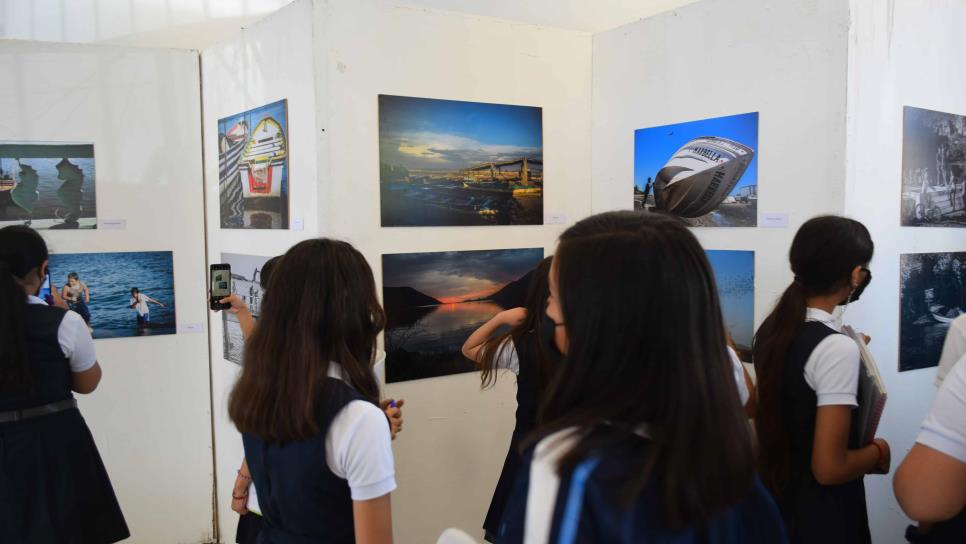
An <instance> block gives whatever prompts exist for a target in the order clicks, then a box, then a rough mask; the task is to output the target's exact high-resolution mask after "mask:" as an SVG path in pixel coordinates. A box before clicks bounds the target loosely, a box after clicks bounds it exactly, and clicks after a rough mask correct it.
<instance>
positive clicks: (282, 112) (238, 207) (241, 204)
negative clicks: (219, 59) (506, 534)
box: [218, 99, 289, 229]
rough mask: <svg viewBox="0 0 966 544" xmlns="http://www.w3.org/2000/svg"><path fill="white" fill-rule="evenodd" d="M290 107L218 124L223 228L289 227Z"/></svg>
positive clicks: (264, 110) (277, 104) (273, 107)
mask: <svg viewBox="0 0 966 544" xmlns="http://www.w3.org/2000/svg"><path fill="white" fill-rule="evenodd" d="M288 153H289V150H288V103H287V102H286V100H284V99H283V100H279V101H278V102H273V103H271V104H268V105H265V106H261V107H258V108H255V109H251V110H248V111H246V112H242V113H239V114H237V115H232V116H230V117H225V118H223V119H220V120H219V121H218V196H219V200H220V204H221V228H223V229H287V228H288V165H289V162H288Z"/></svg>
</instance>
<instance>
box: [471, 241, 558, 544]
mask: <svg viewBox="0 0 966 544" xmlns="http://www.w3.org/2000/svg"><path fill="white" fill-rule="evenodd" d="M551 260H552V259H551V258H550V257H547V258H546V259H544V260H543V261H541V262H540V264H539V265H538V266H537V267H536V268H535V269H534V270H533V274H532V276H531V278H530V285H529V287H528V289H527V298H526V301H525V303H524V307H522V308H511V309H509V310H506V311H503V312H500V313H499V314H497V315H496V316H494V317H493V319H491V320H489V321H487V322H486V323H485V324H484V325H483V326H482V327H480V328H479V329H477V330H476V331H474V332H473V334H471V335H470V337H469V338H467V339H466V342H465V343H464V344H463V355H465V356H466V357H467V358H469V359H471V360H473V361H474V362H476V363H477V365H479V367H480V370H481V375H480V382H481V387H483V388H487V387H492V386H493V385H494V384H495V383H496V375H497V372H498V371H499V370H501V369H505V370H509V371H511V372H513V373H514V374H516V376H517V412H516V426H515V427H514V429H513V434H512V435H511V437H510V449H509V450H508V451H507V453H506V459H505V460H504V461H503V471H502V472H501V473H500V479H499V481H498V482H497V484H496V489H495V490H494V491H493V498H492V499H491V500H490V508H489V510H487V512H486V518H485V520H484V521H483V530H484V531H485V536H484V538H485V539H486V540H487V541H489V542H494V541H495V539H496V534H497V532H498V530H499V525H500V518H501V517H502V516H503V508H504V506H505V505H506V500H507V497H508V496H509V494H510V490H511V487H512V485H513V480H514V477H515V476H516V471H517V466H518V465H519V464H520V444H521V443H522V440H523V438H524V437H525V436H526V435H527V434H529V433H530V431H532V430H533V428H534V426H535V424H536V421H537V406H538V404H539V399H540V397H541V395H542V394H543V391H544V390H545V389H546V386H547V384H548V383H549V381H550V376H551V375H552V372H553V369H554V368H555V367H556V366H557V364H558V363H559V360H560V357H559V352H557V351H556V349H555V348H553V346H551V344H550V342H551V341H552V339H553V322H551V321H550V320H548V319H547V317H546V312H545V309H546V307H547V297H548V296H549V294H550V290H549V286H548V283H547V279H548V276H549V274H550V263H551ZM547 325H549V328H548V327H547ZM505 327H510V329H509V330H508V331H507V332H504V333H502V334H497V333H498V332H499V331H500V330H501V329H502V328H505Z"/></svg>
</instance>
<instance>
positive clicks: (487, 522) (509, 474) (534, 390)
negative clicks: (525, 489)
mask: <svg viewBox="0 0 966 544" xmlns="http://www.w3.org/2000/svg"><path fill="white" fill-rule="evenodd" d="M526 334H535V333H534V332H533V331H531V332H528V333H526ZM527 345H528V343H527V342H521V343H519V344H516V343H514V342H513V339H512V338H508V339H507V340H506V341H505V342H504V343H503V345H501V346H500V348H499V349H500V351H499V352H498V353H497V355H496V356H497V362H496V366H497V368H502V369H506V370H509V371H511V372H513V373H514V374H516V376H517V411H516V425H515V426H514V428H513V434H512V435H511V436H510V448H509V449H508V450H507V452H506V459H504V461H503V470H502V471H501V472H500V479H499V480H498V481H497V484H496V489H494V491H493V498H492V499H490V507H489V509H488V510H487V511H486V518H485V519H484V520H483V531H484V538H485V539H486V540H487V541H489V542H494V538H495V535H496V533H497V531H498V530H499V527H500V518H501V517H502V516H503V509H504V507H505V506H506V501H507V498H508V497H509V496H510V491H511V490H512V488H513V481H514V478H515V477H516V473H517V467H519V465H520V444H521V442H522V441H523V439H524V437H526V436H527V434H529V433H530V431H532V430H533V428H534V426H535V425H536V421H537V405H538V403H539V399H538V391H539V387H538V386H539V384H538V383H537V382H538V377H537V376H536V373H537V369H536V368H535V362H534V361H533V359H532V358H531V354H530V353H528V351H529V350H528V348H527Z"/></svg>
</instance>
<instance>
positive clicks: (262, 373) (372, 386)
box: [228, 238, 385, 442]
mask: <svg viewBox="0 0 966 544" xmlns="http://www.w3.org/2000/svg"><path fill="white" fill-rule="evenodd" d="M268 276H269V277H268V288H266V289H265V294H264V298H263V299H262V307H261V314H260V316H259V320H258V326H257V327H255V330H254V332H253V333H252V336H251V338H250V339H249V340H248V342H246V344H245V353H244V365H243V366H242V372H241V376H240V377H239V379H238V382H237V383H236V384H235V387H234V389H233V390H232V392H231V396H230V398H229V401H228V415H229V417H231V420H232V421H233V422H234V423H235V426H236V427H237V428H238V430H239V431H241V432H243V433H248V434H251V435H254V436H256V437H258V438H260V439H262V440H264V441H266V442H289V441H294V440H301V439H305V438H308V437H310V436H312V435H313V434H315V433H317V432H318V431H319V427H318V419H317V417H318V407H319V403H320V402H321V401H322V400H324V399H322V398H320V396H321V392H322V390H323V387H322V385H323V382H324V381H325V379H326V376H327V374H328V369H329V363H330V361H331V362H335V363H338V364H339V365H340V366H341V367H342V372H343V375H344V376H345V379H346V382H347V383H348V384H349V385H351V386H352V388H353V389H355V390H356V392H358V393H359V394H360V395H362V396H363V397H364V398H365V399H367V400H370V401H372V402H373V403H376V402H378V400H379V385H378V383H377V381H376V377H375V374H373V371H372V365H373V362H374V355H375V351H376V336H377V335H378V334H379V332H380V331H382V328H383V326H384V324H385V314H384V313H383V310H382V307H381V306H380V305H379V301H378V299H377V298H376V285H375V281H374V280H373V277H372V270H371V269H370V268H369V264H368V263H367V262H366V260H365V258H364V257H363V256H362V254H361V253H359V252H358V251H357V250H356V249H355V248H354V247H352V246H351V245H350V244H348V243H346V242H342V241H337V240H330V239H326V238H319V239H315V240H306V241H304V242H300V243H298V244H296V245H295V246H293V247H292V248H291V249H289V250H288V252H286V253H285V255H283V256H282V257H281V259H280V260H279V261H277V262H276V263H275V266H274V269H273V270H272V271H271V273H270V274H268Z"/></svg>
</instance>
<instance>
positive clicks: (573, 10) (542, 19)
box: [398, 0, 697, 33]
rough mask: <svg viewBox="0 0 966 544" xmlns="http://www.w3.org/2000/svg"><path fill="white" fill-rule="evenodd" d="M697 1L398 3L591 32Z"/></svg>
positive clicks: (421, 0) (415, 0) (439, 0)
mask: <svg viewBox="0 0 966 544" xmlns="http://www.w3.org/2000/svg"><path fill="white" fill-rule="evenodd" d="M696 1H697V0H399V1H398V3H400V4H406V5H411V6H419V7H425V8H430V9H438V10H444V11H455V12H458V13H466V14H472V15H483V16H486V17H495V18H497V19H506V20H509V21H521V22H524V23H531V24H535V25H540V26H549V27H556V28H566V29H570V30H580V31H583V32H592V33H593V32H601V31H604V30H609V29H611V28H615V27H618V26H621V25H625V24H627V23H631V22H634V21H637V20H638V19H644V18H646V17H651V16H652V15H657V14H658V13H662V12H665V11H669V10H673V9H676V8H679V7H681V6H684V5H687V4H691V3H693V2H696Z"/></svg>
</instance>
